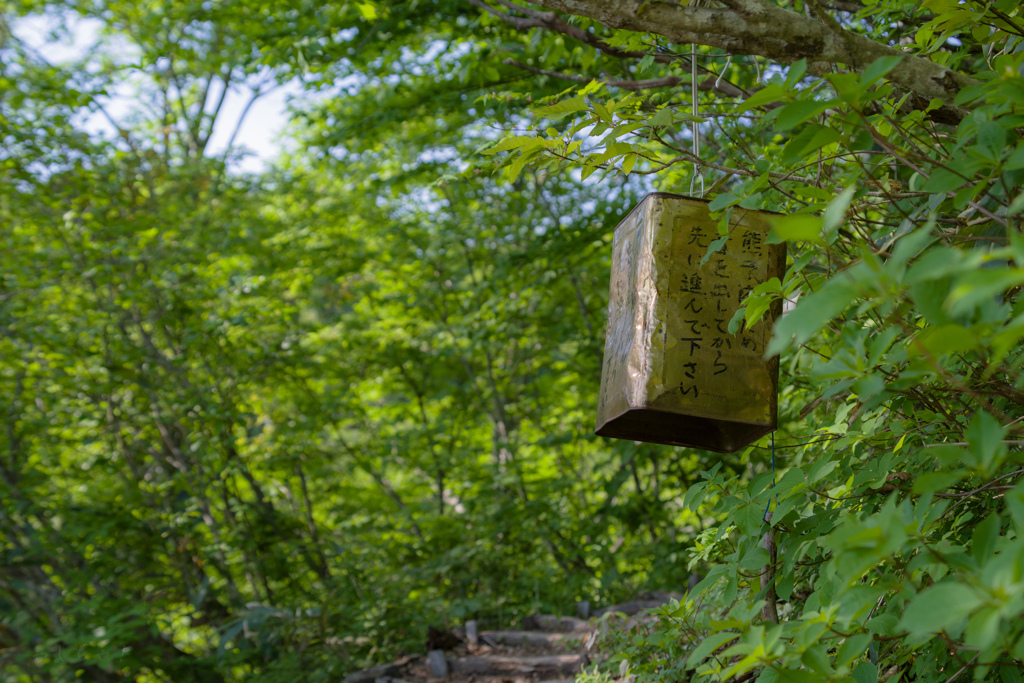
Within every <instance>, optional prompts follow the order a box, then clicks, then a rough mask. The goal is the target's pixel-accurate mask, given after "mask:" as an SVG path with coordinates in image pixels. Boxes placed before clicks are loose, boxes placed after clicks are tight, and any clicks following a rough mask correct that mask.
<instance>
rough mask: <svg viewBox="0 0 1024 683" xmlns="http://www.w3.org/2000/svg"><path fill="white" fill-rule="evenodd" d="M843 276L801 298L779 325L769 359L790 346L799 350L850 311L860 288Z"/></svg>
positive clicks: (770, 347) (770, 348) (768, 351)
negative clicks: (839, 316)
mask: <svg viewBox="0 0 1024 683" xmlns="http://www.w3.org/2000/svg"><path fill="white" fill-rule="evenodd" d="M848 272H849V271H847V273H843V274H840V275H837V276H835V277H833V278H832V279H831V280H829V281H828V282H826V283H825V285H824V286H823V287H822V288H821V289H819V290H818V291H817V292H812V293H811V294H808V295H806V296H802V297H800V300H799V301H797V304H796V308H794V309H793V310H791V311H789V313H787V314H786V315H784V316H782V318H780V319H779V321H778V322H777V323H776V324H775V333H774V335H773V336H772V340H771V342H770V343H769V344H768V350H767V351H766V352H765V354H766V355H767V356H769V357H770V356H774V355H778V354H779V353H781V352H782V351H783V349H785V348H787V347H789V346H790V345H795V346H799V345H801V344H804V343H806V342H807V341H808V340H809V339H810V338H811V337H813V336H814V335H816V334H817V333H818V332H819V331H820V330H821V328H822V327H824V326H825V325H826V324H827V323H828V322H829V321H830V320H832V318H834V317H836V316H837V315H839V314H840V313H842V312H843V311H845V310H846V308H847V307H848V306H849V305H850V304H851V303H852V302H853V300H854V298H856V296H857V291H858V287H856V286H855V285H854V284H853V282H852V281H851V279H850V278H849V277H848V276H847V275H848Z"/></svg>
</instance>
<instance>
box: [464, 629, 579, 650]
mask: <svg viewBox="0 0 1024 683" xmlns="http://www.w3.org/2000/svg"><path fill="white" fill-rule="evenodd" d="M583 637H584V636H583V634H582V633H580V634H576V633H545V632H543V631H480V635H479V638H480V640H481V641H482V642H485V643H487V644H488V645H547V646H552V645H563V644H565V643H567V642H568V641H571V640H576V641H581V640H583Z"/></svg>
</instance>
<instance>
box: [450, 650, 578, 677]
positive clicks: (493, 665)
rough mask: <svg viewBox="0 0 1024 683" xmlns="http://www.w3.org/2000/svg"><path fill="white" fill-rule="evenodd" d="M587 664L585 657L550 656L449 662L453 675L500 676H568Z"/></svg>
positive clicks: (476, 658) (462, 659)
mask: <svg viewBox="0 0 1024 683" xmlns="http://www.w3.org/2000/svg"><path fill="white" fill-rule="evenodd" d="M586 663H587V656H586V655H551V656H548V657H498V656H481V657H459V658H458V659H455V660H452V661H450V662H449V665H450V671H451V672H452V673H454V674H461V675H472V674H476V675H479V676H501V675H504V674H546V675H549V676H563V677H564V676H570V675H573V674H575V673H576V672H578V671H579V670H580V669H581V668H582V667H583V666H584V665H585V664H586Z"/></svg>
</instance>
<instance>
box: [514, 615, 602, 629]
mask: <svg viewBox="0 0 1024 683" xmlns="http://www.w3.org/2000/svg"><path fill="white" fill-rule="evenodd" d="M523 630H524V631H560V632H562V633H586V632H587V631H589V630H590V622H589V621H587V620H586V619H576V618H575V617H559V616H556V615H554V614H536V615H534V616H532V617H526V618H525V619H523Z"/></svg>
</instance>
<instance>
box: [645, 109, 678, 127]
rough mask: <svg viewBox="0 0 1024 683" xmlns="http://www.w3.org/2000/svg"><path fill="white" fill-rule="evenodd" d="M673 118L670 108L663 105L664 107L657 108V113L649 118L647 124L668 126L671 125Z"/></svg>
mask: <svg viewBox="0 0 1024 683" xmlns="http://www.w3.org/2000/svg"><path fill="white" fill-rule="evenodd" d="M674 120H675V119H674V117H673V110H672V108H671V107H665V108H664V109H659V110H658V113H657V114H655V115H654V116H652V117H651V118H650V120H649V121H648V124H650V125H652V126H669V125H672V123H673V121H674Z"/></svg>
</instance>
